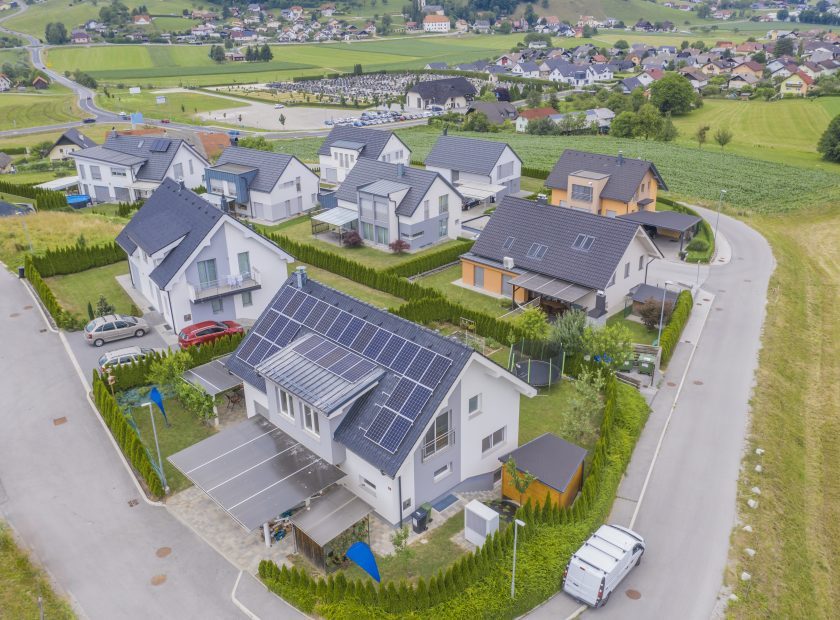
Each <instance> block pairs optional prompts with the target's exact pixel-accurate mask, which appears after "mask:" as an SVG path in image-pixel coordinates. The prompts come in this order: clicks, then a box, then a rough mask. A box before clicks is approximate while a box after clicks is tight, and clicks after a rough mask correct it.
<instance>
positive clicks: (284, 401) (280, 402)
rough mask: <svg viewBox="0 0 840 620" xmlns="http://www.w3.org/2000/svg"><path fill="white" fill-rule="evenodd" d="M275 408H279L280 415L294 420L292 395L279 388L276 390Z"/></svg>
mask: <svg viewBox="0 0 840 620" xmlns="http://www.w3.org/2000/svg"><path fill="white" fill-rule="evenodd" d="M277 406H278V407H279V408H280V413H282V414H283V415H286V416H289V417H290V418H291V419H292V420H294V419H295V409H294V406H295V405H294V400H293V399H292V395H291V394H289V393H288V392H284V391H283V390H281V389H280V388H277Z"/></svg>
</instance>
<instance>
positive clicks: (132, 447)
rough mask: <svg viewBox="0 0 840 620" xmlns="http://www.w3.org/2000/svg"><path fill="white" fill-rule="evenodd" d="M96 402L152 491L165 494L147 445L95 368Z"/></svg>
mask: <svg viewBox="0 0 840 620" xmlns="http://www.w3.org/2000/svg"><path fill="white" fill-rule="evenodd" d="M93 402H94V403H95V404H96V409H97V410H98V411H99V413H100V415H101V416H102V419H103V420H105V424H106V426H107V427H108V429H109V430H110V431H111V434H112V435H113V436H114V439H116V440H117V444H118V445H119V446H120V450H122V453H123V454H124V455H125V457H126V459H128V462H129V463H131V466H132V467H133V468H134V470H135V471H136V472H137V473H138V474H139V475H140V477H141V478H142V479H143V481H145V483H146V486H147V487H148V488H149V493H151V495H152V496H154V497H161V496H163V494H164V491H163V483H162V482H161V479H160V477H159V476H158V473H157V471H156V470H155V468H154V467H153V466H152V461H151V458H150V457H149V453H148V451H147V450H146V447H145V446H144V445H143V442H142V441H141V440H140V436H139V435H138V434H137V431H136V430H135V429H134V427H133V426H131V424H129V423H128V421H127V420H126V417H125V414H124V413H123V412H122V409H120V406H119V405H118V404H117V401H116V399H115V398H114V397H113V395H112V394H111V391H110V390H109V389H108V386H107V385H105V381H103V380H102V377H101V376H100V375H99V373H98V372H97V371H96V370H94V371H93Z"/></svg>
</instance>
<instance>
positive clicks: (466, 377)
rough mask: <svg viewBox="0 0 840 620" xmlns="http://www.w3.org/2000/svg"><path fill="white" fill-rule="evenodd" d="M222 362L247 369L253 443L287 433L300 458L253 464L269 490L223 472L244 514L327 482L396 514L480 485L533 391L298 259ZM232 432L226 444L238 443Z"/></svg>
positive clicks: (285, 439)
mask: <svg viewBox="0 0 840 620" xmlns="http://www.w3.org/2000/svg"><path fill="white" fill-rule="evenodd" d="M227 368H228V369H229V370H230V371H231V372H232V373H233V374H234V375H236V376H238V377H240V378H241V379H242V380H243V382H244V393H245V399H246V406H247V411H248V417H249V423H252V421H253V420H258V421H259V423H258V424H257V425H256V427H255V429H258V430H254V429H251V431H249V432H252V433H253V435H254V437H255V439H254V440H253V441H254V443H256V441H257V438H261V439H259V441H260V442H261V443H265V444H267V446H268V444H271V445H274V446H277V445H282V446H287V445H294V446H296V450H297V452H296V458H299V459H301V460H302V462H304V463H305V467H304V466H301V468H300V469H298V470H294V471H291V470H292V469H293V468H294V467H295V465H293V464H289V465H288V468H289V469H290V472H289V473H288V476H287V475H286V474H285V473H283V472H279V470H278V472H279V473H278V472H274V473H271V472H268V473H266V472H263V473H265V475H264V476H263V475H261V476H262V477H261V478H260V481H256V480H255V481H254V485H255V487H254V488H258V487H261V486H262V487H265V489H266V492H265V493H262V492H260V493H257V494H256V495H255V494H254V491H253V490H252V489H251V487H249V488H247V489H245V488H243V489H239V488H238V487H237V485H236V484H234V483H231V484H227V483H226V488H225V490H224V492H223V493H221V494H220V495H219V497H217V498H216V500H217V502H219V503H220V505H222V506H223V508H225V509H226V510H228V512H230V513H231V514H233V515H234V517H235V518H237V519H244V518H245V516H247V517H248V518H249V519H250V520H251V521H250V524H251V525H250V526H251V527H254V526H256V525H258V524H259V523H260V520H261V519H263V520H267V518H268V517H269V516H271V515H277V514H280V513H282V512H283V511H285V510H289V509H291V508H293V507H294V506H295V503H293V502H296V503H300V502H301V501H304V500H306V501H307V502H308V498H307V497H306V496H307V494H309V495H316V494H320V493H321V492H322V491H324V489H326V488H327V487H330V485H333V483H334V482H337V483H338V484H339V485H340V486H342V487H344V488H345V489H348V490H350V491H351V492H352V493H353V495H354V496H355V498H356V499H357V500H361V502H362V503H363V504H364V505H368V506H370V509H371V510H373V511H375V512H376V513H378V514H379V515H380V516H381V517H382V518H383V519H385V520H386V521H388V522H389V523H392V524H396V523H398V522H400V521H401V520H402V519H405V518H407V517H408V516H409V515H410V514H411V513H412V512H413V511H414V510H415V509H416V508H417V507H419V506H420V505H421V504H423V503H425V502H432V503H435V502H440V501H446V499H448V498H449V496H450V495H451V494H452V493H453V492H455V491H468V490H480V489H490V488H492V486H493V484H494V482H495V481H496V480H498V479H499V474H500V464H499V460H498V457H499V456H500V455H502V454H504V453H506V452H509V451H510V450H511V449H513V448H515V447H516V446H518V444H519V441H518V440H519V401H520V396H521V395H523V394H524V395H525V396H527V397H533V396H534V395H535V393H536V392H535V390H534V389H533V388H532V387H531V386H529V385H527V384H526V383H524V382H522V381H521V380H519V379H518V378H516V377H515V376H513V375H511V374H510V373H508V372H507V371H506V370H505V369H504V368H502V367H501V366H498V365H497V364H495V363H494V362H492V361H490V360H488V359H487V358H486V357H484V356H483V355H481V354H479V353H477V352H476V351H474V350H473V349H472V348H470V347H467V346H465V345H463V344H462V343H460V342H457V341H455V340H453V339H451V338H447V337H444V336H441V335H440V334H437V333H435V332H433V331H431V330H428V329H426V328H424V327H421V326H419V325H417V324H415V323H412V322H410V321H407V320H405V319H402V318H399V317H397V316H395V315H393V314H390V313H388V312H386V311H383V310H380V309H378V308H374V307H373V306H370V305H368V304H365V303H363V302H361V301H359V300H357V299H354V298H352V297H350V296H348V295H345V294H344V293H341V292H338V291H336V290H334V289H331V288H329V287H327V286H324V285H322V284H320V283H318V282H315V281H313V280H310V279H309V278H308V277H307V274H306V271H305V269H304V268H299V270H298V271H297V272H296V273H295V274H294V275H293V276H292V277H291V278H289V279H288V280H287V281H286V283H285V284H284V285H283V287H282V288H281V289H280V291H279V292H278V293H277V295H276V296H275V297H274V299H273V300H272V301H271V302H270V303H269V305H268V307H267V308H266V310H265V312H263V314H262V316H260V318H259V320H258V321H257V322H256V324H255V325H254V327H253V329H252V330H251V331H250V332H249V334H248V335H247V337H246V338H245V340H244V341H243V342H242V344H241V345H240V346H239V348H238V349H237V351H236V352H235V353H234V354H233V355H232V356H231V357H230V358H229V359H228V361H227ZM243 424H247V423H243ZM233 430H234V429H230V431H223V432H222V433H220V434H219V437H218V438H216V437H214V438H213V440H214V442H215V443H217V444H218V446H217V447H216V448H215V449H216V450H217V451H218V452H219V459H216V457H215V456H214V454H211V453H210V452H208V451H207V450H205V449H203V448H202V454H201V455H200V457H201V459H202V460H203V461H205V462H207V463H208V467H209V466H210V465H209V464H211V463H212V467H214V468H219V467H224V465H222V464H223V463H224V462H226V461H227V460H229V456H228V455H229V454H235V453H236V450H237V448H231V447H230V446H228V445H226V444H225V442H224V441H222V439H221V436H223V435H224V434H225V432H228V433H231V436H233V434H235V433H233ZM237 432H238V431H237ZM239 435H241V436H238V439H235V441H232V444H233V443H237V442H238V443H237V445H239V444H244V443H247V442H245V441H244V440H243V439H242V437H243V436H244V435H242V433H239ZM269 436H270V437H271V438H272V439H271V441H269V440H268V439H266V437H269ZM249 437H250V435H249ZM209 441H210V440H207V442H209ZM248 441H249V442H250V441H251V440H250V439H249V440H248ZM223 444H224V445H223ZM232 444H231V445H232ZM199 445H201V444H199ZM208 445H209V443H208ZM249 445H251V444H249ZM267 449H269V451H270V449H273V448H270V446H269V448H267ZM284 450H287V449H286V448H284ZM231 451H233V452H231ZM281 452H282V451H281ZM243 454H244V453H243ZM284 454H287V452H282V453H281V454H279V455H278V458H279V459H283V458H287V457H285V456H283V455H284ZM197 458H198V456H197ZM237 458H238V457H237ZM233 460H236V459H233ZM233 460H231V467H234V466H235V467H239V468H240V469H241V463H240V464H239V465H235V464H234V463H233ZM313 464H314V465H313ZM181 467H183V468H184V469H188V466H187V464H186V460H185V462H184V463H182V465H181ZM278 467H279V464H278ZM195 471H197V468H196V469H195ZM253 471H256V470H251V469H249V470H248V472H246V473H245V474H244V475H245V478H242V480H245V479H246V478H250V477H255V476H256V475H257V474H255V473H253ZM229 473H230V472H227V474H229ZM269 474H270V475H269ZM218 475H219V476H221V477H222V478H225V475H226V472H218ZM214 476H216V474H215V473H214V474H213V475H210V473H209V472H208V482H207V485H209V484H210V478H213V477H214ZM272 476H274V477H276V478H277V480H274V479H273V478H272ZM191 477H192V478H193V479H194V480H197V481H199V483H200V482H201V480H200V478H201V476H200V475H198V473H196V474H194V475H192V476H191ZM228 477H230V476H228ZM242 484H243V485H245V486H248V485H249V484H250V482H249V483H248V484H246V483H245V482H243V483H242ZM208 492H209V493H211V494H212V493H217V491H215V490H212V489H211V490H209V491H208ZM330 492H332V491H330ZM226 503H229V504H231V506H226ZM307 505H308V503H307ZM244 513H247V515H245V514H244ZM237 515H239V516H237Z"/></svg>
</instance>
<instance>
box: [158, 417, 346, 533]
mask: <svg viewBox="0 0 840 620" xmlns="http://www.w3.org/2000/svg"><path fill="white" fill-rule="evenodd" d="M169 462H170V463H172V465H174V466H175V467H176V468H177V469H178V471H180V472H181V473H183V474H184V475H185V476H186V477H187V478H189V480H190V481H191V482H192V483H193V484H195V485H196V486H197V487H198V488H199V489H201V490H202V491H204V492H205V493H206V494H207V495H208V496H209V497H210V499H212V500H213V501H214V502H216V504H218V505H219V507H221V508H222V509H223V510H224V511H225V512H226V513H228V515H230V516H231V517H232V518H233V519H234V520H235V521H236V522H237V523H238V524H239V525H241V526H242V527H243V528H244V529H245V530H247V531H249V532H251V531H253V530H256V529H257V528H259V527H260V526H262V528H263V534H264V536H265V544H266V546H269V545H270V536H269V527H268V524H269V522H270V521H272V520H274V519H276V518H277V517H278V516H279V515H280V514H282V513H283V512H286V511H287V510H290V509H292V508H295V507H296V506H298V505H300V504H302V503H304V502H306V501H308V500H309V498H311V497H312V496H314V495H316V494H318V493H320V492H321V491H323V490H324V489H326V488H327V487H329V486H330V485H332V484H333V483H335V482H336V481H338V480H340V479H341V478H343V477H344V476H345V474H344V472H342V471H341V470H340V469H338V468H337V467H334V466H333V465H331V464H329V463H327V462H326V461H324V460H323V459H321V457H319V456H318V455H317V454H315V453H314V452H312V451H311V450H309V449H308V448H306V447H305V446H304V445H302V444H300V443H298V442H297V441H295V440H294V439H292V438H291V437H290V436H289V435H287V434H286V433H284V432H283V431H281V430H280V429H279V428H277V427H276V426H274V424H272V423H271V422H269V421H268V420H267V419H266V418H264V417H263V416H261V415H255V416H254V417H252V418H250V419H248V420H246V421H244V422H241V423H240V424H237V425H236V426H233V427H231V428H228V429H226V430H223V431H221V432H219V433H217V434H216V435H213V436H212V437H209V438H207V439H205V440H204V441H201V442H199V443H197V444H195V445H192V446H190V447H189V448H186V449H185V450H181V451H180V452H178V453H177V454H173V455H172V456H170V457H169Z"/></svg>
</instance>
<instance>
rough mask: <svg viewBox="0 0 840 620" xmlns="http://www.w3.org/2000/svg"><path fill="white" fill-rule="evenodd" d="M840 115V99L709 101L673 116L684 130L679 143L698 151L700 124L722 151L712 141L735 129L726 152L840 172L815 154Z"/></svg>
mask: <svg viewBox="0 0 840 620" xmlns="http://www.w3.org/2000/svg"><path fill="white" fill-rule="evenodd" d="M838 114H840V98H838V97H820V98H819V99H814V100H808V101H803V100H793V99H784V100H781V101H773V102H767V101H732V100H728V99H727V100H724V99H707V100H706V101H705V102H704V103H703V107H702V108H700V109H699V110H695V111H694V112H692V113H691V114H687V115H685V116H680V117H674V124H675V125H676V126H677V129H679V131H680V137H679V139H678V143H680V144H684V145H687V146H694V147H697V143H696V142H694V140H693V136H694V133H695V132H696V131H697V128H698V127H700V126H701V125H709V126H710V127H711V128H712V129H711V131H710V132H709V145H708V146H706V147H705V148H706V149H710V150H712V151H714V150H720V149H719V147H717V145H715V144H714V142H713V140H712V136H713V135H714V132H715V130H716V129H717V128H719V127H728V128H729V129H731V130H732V133H733V138H732V142H731V143H730V144H729V145H728V146H727V147H726V150H727V151H729V152H732V153H737V154H738V155H744V156H746V157H758V158H761V159H766V160H768V161H775V162H778V163H784V164H789V165H796V166H803V167H811V168H821V169H826V170H832V171H837V170H838V169H840V167H838V166H837V165H836V164H832V163H828V162H825V161H823V160H822V159H821V158H820V155H819V154H818V153H817V149H816V146H817V142H818V141H819V139H820V136H821V135H822V133H823V131H825V128H826V127H828V123H829V122H831V119H832V118H834V117H835V116H837V115H838Z"/></svg>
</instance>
